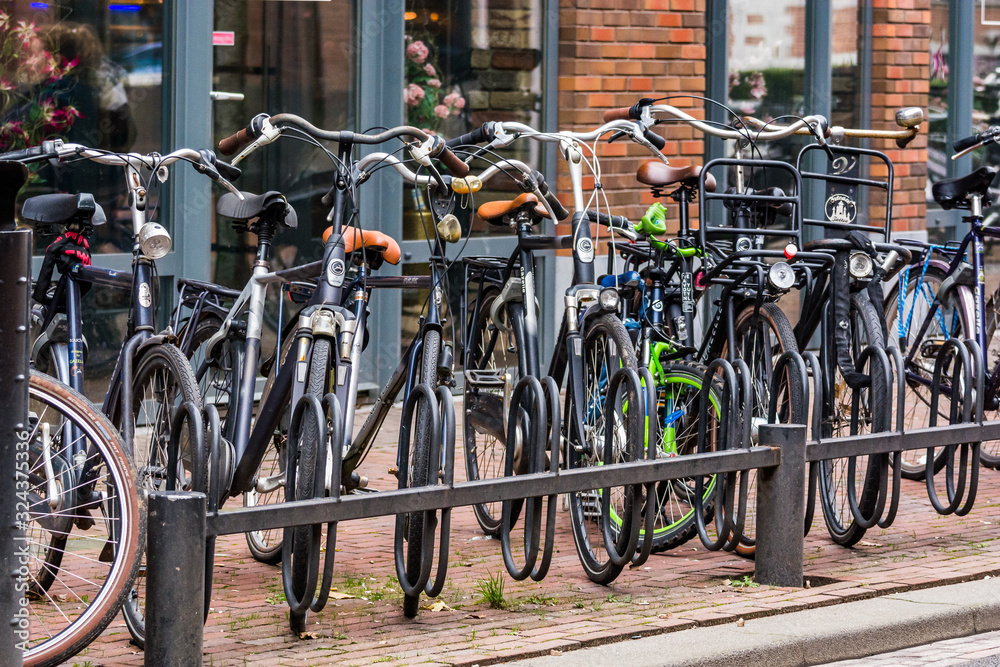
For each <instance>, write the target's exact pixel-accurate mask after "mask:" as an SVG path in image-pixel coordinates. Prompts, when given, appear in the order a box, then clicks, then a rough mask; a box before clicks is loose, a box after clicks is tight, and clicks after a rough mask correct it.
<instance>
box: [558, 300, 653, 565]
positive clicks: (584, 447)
mask: <svg viewBox="0 0 1000 667" xmlns="http://www.w3.org/2000/svg"><path fill="white" fill-rule="evenodd" d="M582 337H583V386H584V395H583V396H574V395H573V392H572V390H571V389H570V390H567V392H566V415H567V418H566V420H565V421H564V424H565V428H566V434H567V438H566V440H567V443H568V447H567V450H568V451H567V457H566V463H567V466H568V467H570V468H582V467H585V466H598V465H604V463H605V461H604V439H605V428H606V426H607V421H606V420H607V418H608V417H609V416H610V417H611V418H612V419H615V420H616V421H615V422H614V423H615V435H614V451H615V453H616V454H617V455H618V456H616V459H615V461H614V462H615V463H617V462H620V461H624V460H626V458H625V457H626V453H627V452H628V440H629V438H632V437H638V438H642V433H641V432H639V433H630V432H628V431H627V430H626V428H625V424H626V423H628V424H632V423H637V421H638V420H635V419H631V420H629V419H625V418H624V417H625V415H626V411H627V407H626V406H624V405H615V406H608V405H606V401H607V388H608V383H609V382H610V380H611V377H612V376H613V375H614V374H615V373H616V372H617V371H618V369H619V368H631V369H633V370H638V363H637V361H636V356H635V346H634V344H633V343H632V339H631V338H630V337H629V335H628V331H626V330H625V326H624V325H623V324H622V322H621V320H620V319H618V318H617V317H615V316H614V315H611V314H604V315H600V316H599V317H596V318H594V319H593V320H591V321H590V322H588V323H587V325H586V327H585V328H584V331H583V336H582ZM572 382H573V380H572V378H570V386H571V387H572ZM576 401H581V402H582V403H583V414H584V424H583V430H584V432H583V433H575V432H573V431H574V429H573V426H572V419H571V415H572V414H573V410H574V407H573V403H574V402H576ZM633 430H635V429H633ZM609 463H610V461H609ZM630 489H631V487H628V488H625V489H623V488H621V487H617V488H613V489H610V490H609V493H610V494H611V498H609V506H610V512H609V514H610V515H611V516H608V517H606V516H604V512H602V508H601V505H602V503H601V494H602V493H603V491H602V490H601V489H591V490H589V491H578V492H576V493H571V494H569V507H570V521H571V524H572V526H573V542H574V543H575V544H576V552H577V555H578V556H579V557H580V563H581V564H582V565H583V569H584V572H586V574H587V577H589V578H590V580H591V581H593V582H595V583H598V584H602V585H607V584H610V583H611V582H612V581H614V580H615V579H616V578H617V577H618V575H619V574H621V571H622V566H621V565H615V564H614V563H613V562H612V561H611V560H610V559H609V558H608V553H607V551H606V549H605V548H604V540H603V530H604V524H605V521H611V526H610V529H611V533H612V535H613V536H615V537H616V538H617V537H618V536H619V535H623V534H626V533H628V531H629V530H630V529H631V525H630V524H629V521H630V519H629V518H628V517H630V516H631V502H632V501H633V498H632V497H631V490H630Z"/></svg>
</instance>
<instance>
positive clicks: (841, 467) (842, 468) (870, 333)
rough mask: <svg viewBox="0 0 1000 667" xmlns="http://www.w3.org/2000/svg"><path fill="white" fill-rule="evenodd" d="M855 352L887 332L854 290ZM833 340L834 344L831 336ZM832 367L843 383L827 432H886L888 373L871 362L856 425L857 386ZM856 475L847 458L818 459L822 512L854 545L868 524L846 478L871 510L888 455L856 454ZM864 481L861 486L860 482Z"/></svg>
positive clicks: (838, 535) (838, 538)
mask: <svg viewBox="0 0 1000 667" xmlns="http://www.w3.org/2000/svg"><path fill="white" fill-rule="evenodd" d="M850 320H851V357H852V359H854V360H855V362H856V360H857V359H858V358H859V356H860V355H861V353H862V351H863V350H864V349H865V347H867V346H868V345H869V344H871V345H875V346H879V345H881V346H884V345H885V340H884V338H883V336H882V314H881V313H879V312H878V310H876V309H875V307H874V306H873V305H872V304H871V301H869V300H868V298H867V296H865V295H862V294H852V295H851V311H850ZM828 344H829V345H833V342H832V341H830V342H829V343H828ZM834 366H835V368H832V369H829V370H828V371H827V372H829V373H834V374H835V376H834V382H833V386H834V387H840V388H842V391H840V392H839V394H838V395H836V396H834V397H833V401H832V403H831V406H830V407H831V408H832V411H831V412H829V413H828V414H826V415H824V420H823V437H844V436H850V435H857V434H863V433H881V432H883V431H887V430H889V429H890V427H891V424H890V418H891V415H890V405H889V399H888V396H889V385H888V378H887V377H886V374H885V373H884V372H883V370H882V369H881V368H880V366H879V365H878V364H870V365H869V367H868V371H867V372H868V373H869V374H870V375H871V386H870V387H867V388H862V389H861V399H860V408H859V411H860V413H861V414H859V415H858V416H857V422H858V424H857V428H856V429H854V428H852V426H851V419H852V412H853V406H852V403H851V401H852V398H851V395H852V392H851V391H850V390H849V389H848V388H847V383H846V381H844V379H843V377H842V376H841V375H840V368H839V366H837V365H836V364H834ZM856 459H857V463H856V466H857V467H856V471H855V479H853V480H849V479H847V476H848V475H847V473H848V461H849V459H848V458H842V459H827V460H826V461H820V463H819V482H820V483H819V497H820V501H821V504H822V507H823V518H824V520H825V522H826V527H827V530H828V531H829V533H830V537H831V538H832V539H833V541H834V542H836V543H837V544H839V545H841V546H845V547H850V546H853V545H855V544H857V543H858V541H859V540H860V539H861V538H862V537H864V534H865V532H866V529H864V528H861V527H860V526H859V525H858V523H857V521H856V520H855V519H854V515H853V514H852V513H851V509H850V506H849V504H848V499H847V484H854V485H855V489H856V490H857V499H858V507H859V509H860V510H861V512H862V514H864V515H865V516H869V515H870V514H871V513H872V512H873V511H874V509H875V505H876V502H877V501H878V489H879V479H880V474H882V470H883V469H884V468H885V466H886V460H887V459H886V455H884V454H879V455H875V456H858V457H856ZM859 485H860V489H859V490H858V487H859Z"/></svg>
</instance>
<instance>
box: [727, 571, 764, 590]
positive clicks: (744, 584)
mask: <svg viewBox="0 0 1000 667" xmlns="http://www.w3.org/2000/svg"><path fill="white" fill-rule="evenodd" d="M729 585H730V586H732V587H733V588H760V584H758V583H757V582H756V581H754V580H753V579H751V578H750V575H749V574H744V575H743V578H742V579H733V580H732V581H730V582H729Z"/></svg>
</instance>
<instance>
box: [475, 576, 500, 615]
mask: <svg viewBox="0 0 1000 667" xmlns="http://www.w3.org/2000/svg"><path fill="white" fill-rule="evenodd" d="M486 574H487V578H486V579H478V580H477V581H476V590H477V591H479V601H480V602H485V603H486V604H488V605H489V606H490V608H491V609H506V608H507V600H506V599H505V598H504V596H503V588H504V579H503V574H501V573H500V572H497V573H496V574H492V573H490V572H487V573H486Z"/></svg>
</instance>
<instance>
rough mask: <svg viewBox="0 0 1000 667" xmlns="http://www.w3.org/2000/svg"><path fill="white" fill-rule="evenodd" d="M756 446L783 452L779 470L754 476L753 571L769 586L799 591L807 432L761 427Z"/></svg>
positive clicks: (786, 427)
mask: <svg viewBox="0 0 1000 667" xmlns="http://www.w3.org/2000/svg"><path fill="white" fill-rule="evenodd" d="M760 444H761V445H763V446H766V447H778V448H779V449H781V464H780V465H778V466H777V467H774V468H761V469H760V471H759V472H758V473H757V552H756V556H755V560H756V563H757V570H756V572H755V574H754V580H755V581H756V582H757V583H758V584H767V585H770V586H795V587H799V586H802V574H803V571H802V560H803V556H802V553H803V541H804V539H805V538H804V537H803V534H802V525H803V522H804V521H805V483H806V427H805V426H803V425H800V424H773V425H762V426H761V427H760Z"/></svg>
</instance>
